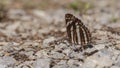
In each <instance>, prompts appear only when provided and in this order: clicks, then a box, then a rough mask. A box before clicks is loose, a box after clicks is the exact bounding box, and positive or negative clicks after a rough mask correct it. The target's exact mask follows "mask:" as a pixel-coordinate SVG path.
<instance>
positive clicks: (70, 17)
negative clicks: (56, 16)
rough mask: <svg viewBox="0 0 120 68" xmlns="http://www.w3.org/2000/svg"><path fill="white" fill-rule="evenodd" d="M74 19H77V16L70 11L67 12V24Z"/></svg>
mask: <svg viewBox="0 0 120 68" xmlns="http://www.w3.org/2000/svg"><path fill="white" fill-rule="evenodd" d="M74 19H75V16H73V15H72V14H70V13H67V14H65V20H66V24H67V23H68V22H69V21H73V20H74Z"/></svg>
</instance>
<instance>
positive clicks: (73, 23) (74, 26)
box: [65, 14, 91, 45]
mask: <svg viewBox="0 0 120 68" xmlns="http://www.w3.org/2000/svg"><path fill="white" fill-rule="evenodd" d="M65 20H66V25H67V26H66V29H67V35H68V38H69V42H70V43H71V44H81V45H87V44H88V43H90V41H91V34H90V31H89V30H88V28H87V27H86V26H85V25H84V24H83V23H82V21H81V20H79V19H78V18H76V17H75V16H73V15H72V14H66V15H65Z"/></svg>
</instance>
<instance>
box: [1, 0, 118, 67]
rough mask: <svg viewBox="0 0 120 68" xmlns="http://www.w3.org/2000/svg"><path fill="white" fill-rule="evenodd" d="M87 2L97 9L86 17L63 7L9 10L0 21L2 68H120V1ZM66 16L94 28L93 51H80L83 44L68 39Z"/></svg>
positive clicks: (91, 10) (91, 28)
mask: <svg viewBox="0 0 120 68" xmlns="http://www.w3.org/2000/svg"><path fill="white" fill-rule="evenodd" d="M11 1H13V0H11ZM84 1H85V2H88V3H91V4H93V5H94V7H93V8H91V9H88V10H86V13H85V14H82V15H81V13H82V12H80V11H79V12H78V11H77V12H76V11H75V10H72V9H66V8H61V7H60V6H56V8H53V9H47V10H42V9H32V10H25V9H22V8H13V7H11V8H9V11H7V12H6V13H7V17H6V16H5V17H3V18H2V17H1V18H0V21H1V22H0V68H120V4H119V3H120V0H99V1H98V0H84ZM70 2H72V0H71V1H70ZM53 3H58V5H63V4H66V3H67V2H66V1H64V0H62V1H55V0H53ZM18 6H19V4H18V5H17V7H18ZM52 7H53V5H52ZM54 7H55V6H54ZM66 13H72V14H74V15H75V16H77V17H79V18H80V19H81V20H82V21H83V22H84V24H85V25H86V26H87V27H88V28H89V29H90V32H91V34H92V45H93V47H92V48H87V49H84V50H83V51H80V50H76V47H77V46H78V47H79V45H75V46H74V45H70V44H69V43H68V40H67V39H65V38H66V26H65V20H64V15H65V14H66ZM80 15H81V16H80Z"/></svg>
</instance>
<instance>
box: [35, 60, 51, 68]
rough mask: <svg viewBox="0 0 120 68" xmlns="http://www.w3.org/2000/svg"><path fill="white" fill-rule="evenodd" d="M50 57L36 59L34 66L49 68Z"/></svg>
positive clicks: (36, 67)
mask: <svg viewBox="0 0 120 68" xmlns="http://www.w3.org/2000/svg"><path fill="white" fill-rule="evenodd" d="M50 62H51V61H50V59H37V61H36V62H35V63H34V68H50Z"/></svg>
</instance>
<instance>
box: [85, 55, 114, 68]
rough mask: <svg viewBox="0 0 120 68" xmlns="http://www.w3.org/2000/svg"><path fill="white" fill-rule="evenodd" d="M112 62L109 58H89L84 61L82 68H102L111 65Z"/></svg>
mask: <svg viewBox="0 0 120 68" xmlns="http://www.w3.org/2000/svg"><path fill="white" fill-rule="evenodd" d="M112 62H113V61H112V60H111V59H110V57H109V56H101V57H100V56H97V55H94V56H90V57H87V59H85V62H84V64H83V68H103V67H105V66H106V67H107V66H111V65H112ZM96 66H97V67H96Z"/></svg>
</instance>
